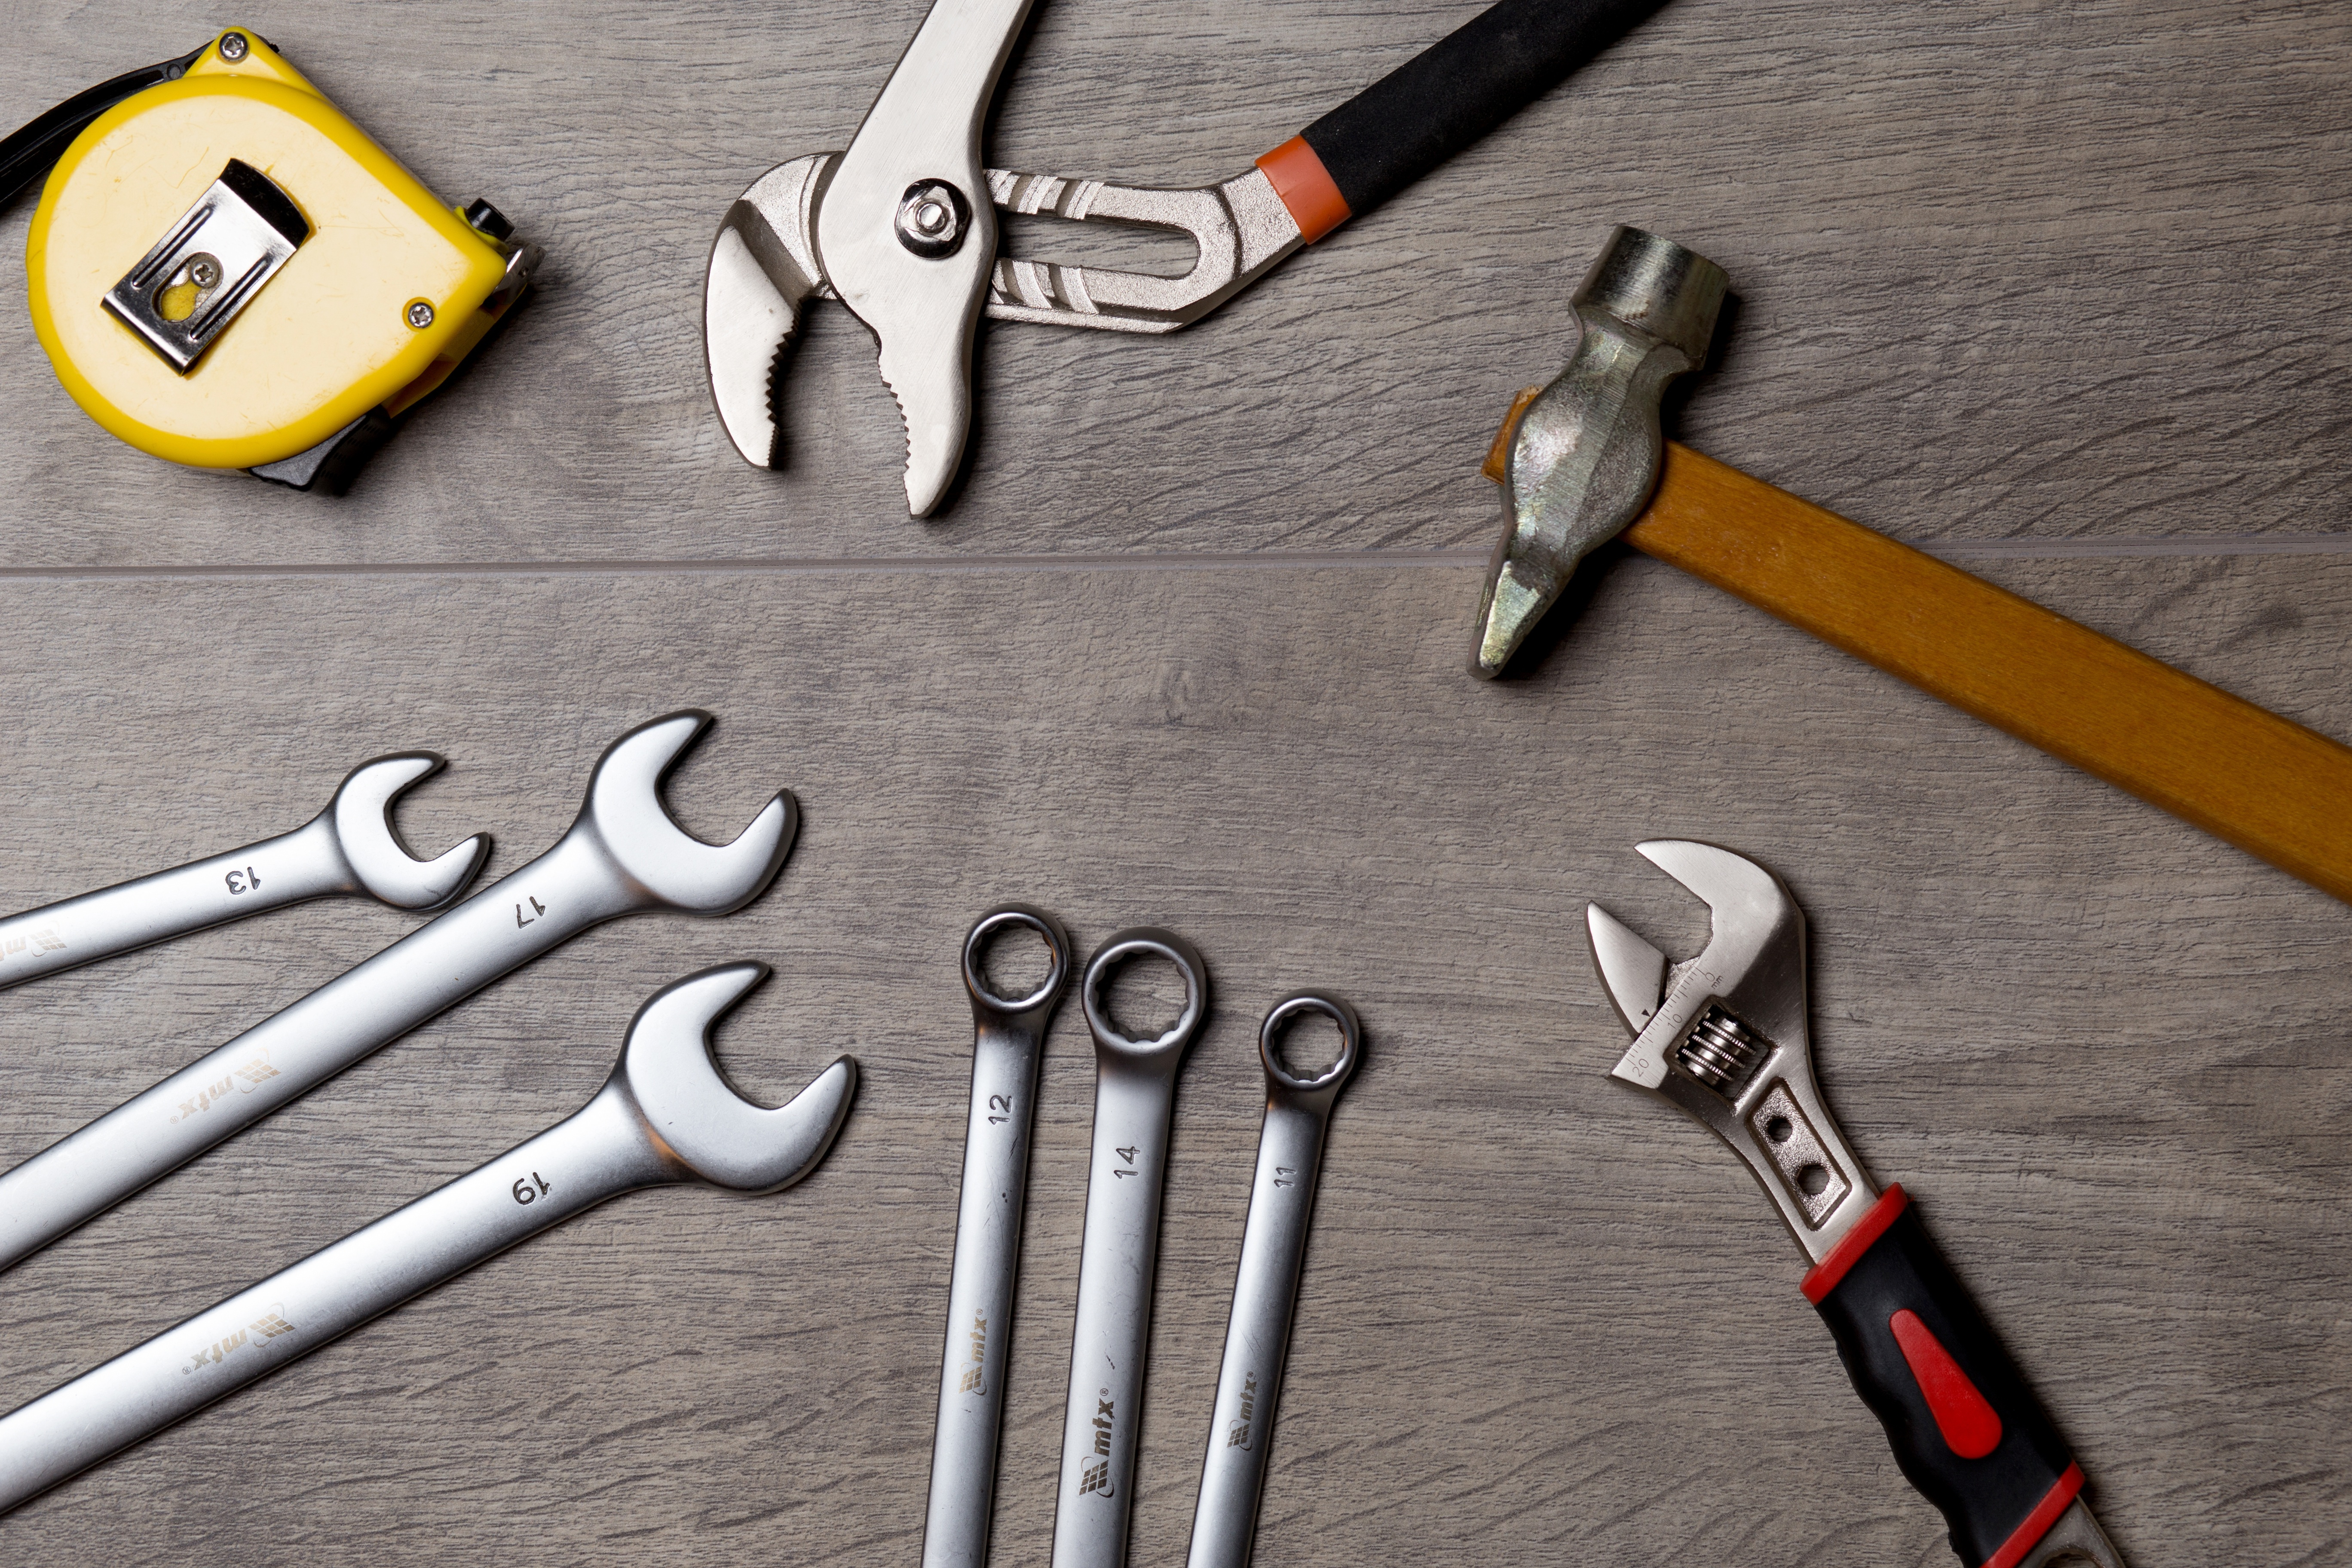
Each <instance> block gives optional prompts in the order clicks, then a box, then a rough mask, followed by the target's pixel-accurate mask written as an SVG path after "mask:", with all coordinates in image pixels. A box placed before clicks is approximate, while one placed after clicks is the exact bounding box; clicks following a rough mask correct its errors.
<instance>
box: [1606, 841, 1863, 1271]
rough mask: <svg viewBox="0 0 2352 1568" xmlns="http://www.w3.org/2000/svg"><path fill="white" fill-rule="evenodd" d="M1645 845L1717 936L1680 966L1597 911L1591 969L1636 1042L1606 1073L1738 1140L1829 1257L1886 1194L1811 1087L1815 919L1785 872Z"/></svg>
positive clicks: (1748, 1160)
mask: <svg viewBox="0 0 2352 1568" xmlns="http://www.w3.org/2000/svg"><path fill="white" fill-rule="evenodd" d="M1638 847H1639V849H1640V850H1641V852H1642V854H1643V855H1644V856H1646V857H1647V858H1649V859H1650V860H1651V861H1653V862H1654V863H1655V864H1656V865H1657V867H1658V868H1659V869H1661V870H1663V871H1664V872H1665V873H1666V874H1667V875H1668V876H1670V877H1672V878H1674V879H1675V880H1676V881H1677V882H1680V883H1681V884H1682V885H1683V886H1684V887H1685V888H1687V889H1690V890H1691V891H1692V892H1693V893H1696V894H1697V895H1698V897H1699V898H1700V899H1702V900H1705V901H1706V905H1707V908H1708V909H1709V910H1710V911H1711V912H1712V914H1713V916H1714V929H1713V932H1712V934H1711V935H1710V936H1709V938H1708V940H1707V944H1706V947H1705V948H1704V949H1703V950H1702V951H1701V952H1699V954H1698V956H1697V957H1696V958H1693V959H1689V960H1686V961H1685V962H1684V963H1678V964H1672V965H1670V964H1669V963H1667V961H1666V956H1665V954H1664V953H1663V952H1659V951H1658V950H1657V949H1656V948H1655V947H1653V946H1652V945H1651V944H1650V943H1648V942H1644V941H1643V939H1642V938H1641V937H1639V936H1637V935H1635V934H1634V933H1633V931H1631V930H1629V929H1628V928H1627V927H1626V926H1625V925H1624V923H1623V922H1622V921H1619V920H1618V919H1617V918H1616V917H1615V916H1614V915H1612V914H1611V913H1610V912H1609V911H1608V910H1604V909H1602V908H1601V906H1600V905H1598V904H1594V905H1591V906H1590V907H1589V908H1588V909H1587V910H1586V914H1585V924H1586V931H1587V934H1588V936H1589V938H1590V940H1591V946H1592V955H1593V962H1594V964H1595V966H1596V967H1597V968H1598V969H1599V970H1600V972H1601V984H1603V985H1605V986H1606V987H1607V988H1608V991H1609V997H1610V1000H1611V1002H1612V1004H1613V1005H1615V1006H1616V1008H1617V1012H1618V1015H1619V1016H1620V1017H1622V1019H1623V1020H1624V1022H1625V1026H1626V1028H1627V1030H1628V1031H1629V1032H1630V1033H1632V1035H1633V1044H1632V1045H1631V1046H1630V1047H1627V1049H1626V1051H1625V1054H1624V1056H1623V1057H1622V1058H1621V1059H1620V1060H1619V1061H1618V1063H1617V1065H1616V1067H1614V1068H1612V1069H1611V1070H1610V1075H1609V1076H1610V1077H1612V1078H1614V1079H1619V1080H1621V1081H1622V1082H1625V1083H1629V1084H1632V1085H1633V1087H1635V1088H1637V1089H1646V1090H1648V1091H1649V1092H1651V1093H1653V1094H1654V1095H1656V1096H1658V1097H1659V1098H1660V1099H1662V1100H1666V1101H1668V1102H1669V1103H1671V1104H1674V1105H1675V1106H1678V1107H1680V1108H1681V1109H1682V1110H1685V1111H1687V1112H1688V1113H1689V1114H1690V1115H1692V1116H1693V1117H1695V1118H1696V1119H1697V1120H1698V1121H1701V1122H1703V1123H1705V1124H1706V1127H1707V1129H1708V1130H1709V1131H1712V1132H1714V1133H1715V1135H1716V1136H1717V1137H1718V1138H1720V1139H1721V1140H1723V1142H1725V1143H1726V1144H1727V1145H1729V1146H1730V1149H1731V1152H1733V1153H1735V1154H1737V1155H1738V1156H1739V1158H1740V1161H1741V1163H1744V1164H1746V1165H1747V1167H1748V1173H1750V1174H1751V1175H1753V1176H1754V1177H1755V1178H1756V1181H1757V1184H1758V1185H1759V1186H1761V1187H1762V1188H1763V1189H1764V1193H1765V1195H1766V1196H1767V1197H1769V1198H1770V1199H1771V1200H1772V1202H1773V1205H1774V1206H1775V1207H1776V1208H1777V1209H1779V1211H1780V1217H1781V1219H1782V1220H1783V1221H1784V1222H1785V1223H1786V1224H1787V1225H1788V1226H1789V1230H1790V1234H1791V1235H1793V1236H1794V1237H1796V1238H1797V1244H1798V1245H1799V1246H1800V1247H1803V1248H1804V1249H1805V1252H1806V1254H1807V1256H1809V1257H1811V1258H1813V1259H1814V1260H1815V1261H1816V1262H1818V1261H1820V1260H1821V1259H1822V1258H1824V1257H1826V1256H1827V1255H1828V1253H1829V1251H1830V1249H1831V1248H1832V1247H1835V1246H1836V1245H1837V1242H1838V1240H1839V1238H1840V1237H1843V1236H1844V1235H1845V1233H1846V1232H1847V1231H1848V1230H1849V1229H1851V1228H1852V1227H1853V1224H1854V1222H1855V1221H1856V1220H1858V1219H1859V1218H1860V1217H1861V1216H1862V1215H1863V1214H1864V1211H1866V1210H1867V1209H1868V1208H1869V1207H1870V1206H1871V1205H1872V1204H1873V1203H1874V1202H1875V1201H1876V1199H1877V1196H1878V1190H1877V1188H1876V1187H1875V1186H1874V1185H1873V1184H1872V1183H1871V1180H1870V1177H1869V1175H1868V1173H1866V1172H1864V1170H1863V1168H1862V1162H1861V1161H1860V1160H1859V1159H1857V1158H1856V1157H1855V1155H1854V1153H1853V1150H1852V1149H1851V1148H1850V1147H1849V1146H1848V1145H1847V1143H1846V1141H1845V1134H1844V1133H1843V1131H1841V1130H1840V1129H1839V1127H1838V1125H1837V1123H1836V1121H1834V1120H1832V1117H1831V1115H1830V1113H1829V1110H1828V1108H1827V1107H1826V1106H1825V1105H1824V1104H1823V1103H1822V1097H1821V1089H1820V1087H1819V1086H1818V1085H1817V1084H1816V1082H1815V1081H1814V1079H1813V1059H1812V1042H1811V1035H1810V1033H1809V1031H1808V1027H1807V1012H1808V1010H1807V1005H1806V997H1805V916H1804V911H1803V910H1800V909H1799V908H1798V907H1797V901H1796V900H1795V899H1794V898H1793V897H1791V896H1790V892H1789V889H1788V887H1787V885H1786V884H1784V883H1783V882H1782V881H1781V880H1780V878H1779V877H1777V876H1775V875H1774V874H1773V873H1772V872H1771V871H1770V870H1769V869H1767V868H1765V867H1762V866H1759V865H1758V864H1757V863H1756V862H1755V861H1753V860H1749V859H1746V858H1743V857H1741V856H1738V855H1734V854H1733V853H1731V852H1730V851H1729V850H1727V849H1719V848H1717V847H1715V846H1713V845H1711V844H1698V843H1694V842H1691V841H1689V840H1686V839H1657V840H1653V841H1651V842H1650V843H1647V844H1643V845H1640V846H1638Z"/></svg>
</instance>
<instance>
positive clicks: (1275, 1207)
mask: <svg viewBox="0 0 2352 1568" xmlns="http://www.w3.org/2000/svg"><path fill="white" fill-rule="evenodd" d="M1309 1017H1323V1018H1328V1019H1329V1020H1330V1021H1331V1023H1332V1024H1333V1025H1334V1026H1337V1027H1338V1029H1339V1055H1338V1056H1337V1057H1335V1058H1332V1060H1331V1062H1330V1064H1329V1065H1328V1066H1327V1067H1325V1068H1322V1069H1320V1070H1319V1071H1317V1072H1313V1073H1297V1072H1293V1071H1292V1070H1291V1069H1290V1068H1289V1067H1288V1066H1287V1065H1286V1064H1285V1063H1284V1061H1283V1059H1282V1038H1283V1036H1284V1034H1285V1032H1286V1030H1288V1029H1289V1028H1290V1027H1291V1026H1293V1025H1295V1024H1297V1023H1298V1022H1300V1021H1302V1020H1304V1019H1307V1018H1309ZM1363 1048H1364V1026H1363V1024H1362V1022H1361V1021H1360V1020H1359V1019H1358V1018H1357V1016H1356V1010H1355V1009H1354V1008H1353V1007H1350V1006H1349V1005H1348V1004H1347V1003H1345V1002H1343V1001H1341V1000H1340V999H1339V997H1337V996H1334V995H1331V994H1328V992H1321V991H1299V992H1295V993H1293V994H1290V995H1288V996H1286V997H1284V998H1283V999H1282V1000H1281V1001H1279V1002H1277V1003H1276V1004H1275V1005H1274V1008H1273V1010H1272V1011H1271V1012H1269V1013H1267V1014H1266V1016H1265V1023H1264V1024H1262V1025H1260V1026H1259V1027H1258V1032H1257V1054H1258V1059H1259V1060H1260V1061H1261V1062H1262V1063H1264V1064H1265V1124H1264V1126H1263V1128H1262V1129H1261V1130H1260V1131H1259V1133H1258V1145H1257V1174H1256V1175H1255V1177H1254V1178H1253V1179H1252V1181H1251V1184H1250V1206H1249V1220H1248V1223H1247V1224H1246V1225H1244V1226H1243V1227H1242V1256H1241V1262H1240V1263H1239V1264H1238V1265H1237V1266H1236V1267H1235V1268H1234V1307H1233V1314H1232V1316H1231V1318H1230V1319H1229V1320H1228V1321H1227V1322H1226V1326H1225V1354H1224V1360H1223V1363H1222V1364H1221V1365H1220V1367H1219V1368H1218V1371H1217V1403H1216V1405H1215V1406H1214V1408H1213V1412H1212V1415H1211V1417H1210V1421H1209V1442H1208V1447H1207V1450H1206V1451H1205V1452H1204V1453H1203V1455H1202V1459H1201V1496H1200V1500H1199V1501H1198V1503H1196V1504H1195V1505H1194V1508H1193V1510H1192V1549H1191V1552H1190V1553H1189V1554H1188V1555H1187V1557H1186V1559H1185V1564H1186V1568H1247V1564H1248V1563H1249V1560H1250V1544H1251V1542H1252V1541H1253V1540H1254V1539H1255V1536H1256V1534H1257V1510H1258V1501H1259V1499H1260V1498H1261V1497H1262V1496H1263V1495H1264V1493H1265V1466H1266V1454H1267V1450H1268V1448H1269V1447H1271V1445H1272V1442H1273V1437H1274V1413H1275V1405H1276V1401H1277V1400H1278V1399H1279V1397H1280V1395H1281V1394H1282V1369H1283V1363H1284V1362H1285V1361H1286V1360H1287V1359H1288V1356H1289V1352H1290V1320H1291V1314H1292V1312H1293V1311H1294V1310H1296V1309H1297V1304H1298V1278H1299V1275H1300V1274H1301V1272H1303V1270H1304V1269H1305V1267H1306V1262H1307V1226H1309V1225H1311V1224H1312V1223H1313V1221H1314V1218H1315V1184H1316V1181H1317V1179H1318V1177H1319V1176H1320V1175H1321V1174H1322V1171H1323V1138H1324V1134H1325V1133H1326V1132H1327V1131H1328V1130H1329V1128H1330V1125H1331V1108H1332V1106H1334V1105H1336V1104H1337V1103H1339V1091H1340V1090H1341V1089H1345V1088H1347V1086H1348V1080H1349V1079H1351V1078H1353V1077H1354V1076H1355V1072H1356V1064H1357V1063H1358V1062H1359V1061H1360V1060H1361V1059H1362V1057H1363Z"/></svg>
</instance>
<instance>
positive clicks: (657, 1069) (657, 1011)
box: [613, 963, 857, 1193]
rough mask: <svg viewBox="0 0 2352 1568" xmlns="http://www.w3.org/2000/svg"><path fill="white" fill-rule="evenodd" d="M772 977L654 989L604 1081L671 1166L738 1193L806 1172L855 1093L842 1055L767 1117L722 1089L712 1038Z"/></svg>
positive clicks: (736, 968)
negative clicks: (620, 1092)
mask: <svg viewBox="0 0 2352 1568" xmlns="http://www.w3.org/2000/svg"><path fill="white" fill-rule="evenodd" d="M770 973H772V971H771V970H770V969H769V967H768V966H767V965H766V964H764V963H729V964H721V965H720V966H719V967H718V968H716V969H706V970H704V971H702V972H701V973H698V974H689V975H688V976H687V977H686V978H685V979H683V980H678V981H674V982H672V983H671V984H667V985H666V986H664V987H662V989H661V990H660V991H658V992H656V994H654V996H653V997H652V999H651V1000H649V1001H647V1002H646V1005H644V1006H643V1007H640V1008H639V1009H638V1010H637V1016H636V1017H635V1020H634V1021H632V1022H631V1023H630V1025H629V1039H628V1045H627V1046H626V1047H625V1048H624V1049H623V1051H622V1053H621V1065H620V1067H619V1068H617V1069H615V1070H614V1074H613V1082H614V1084H615V1085H617V1086H619V1087H620V1088H622V1089H625V1091H626V1093H627V1095H628V1097H629V1099H630V1100H632V1101H634V1102H635V1105H636V1108H637V1110H638V1113H639V1115H640V1116H641V1117H642V1118H643V1120H644V1121H645V1124H646V1129H647V1130H648V1131H650V1132H651V1133H652V1134H653V1135H654V1137H655V1139H656V1142H658V1143H659V1144H660V1145H661V1147H662V1148H663V1149H664V1151H665V1152H667V1153H668V1154H669V1156H670V1157H671V1158H672V1159H674V1160H675V1161H676V1162H677V1163H678V1164H679V1165H681V1166H683V1167H684V1168H685V1169H686V1170H687V1171H688V1172H689V1173H692V1174H694V1175H696V1176H698V1177H700V1178H701V1179H702V1180H703V1181H706V1182H709V1183H711V1184H715V1185H718V1186H721V1187H726V1188H729V1189H730V1190H732V1191H735V1192H740V1193H772V1192H779V1191H782V1189H783V1188H785V1187H789V1186H791V1185H792V1184H793V1183H795V1182H797V1181H799V1180H800V1179H801V1178H802V1177H803V1176H805V1175H807V1174H808V1173H810V1172H811V1171H814V1170H815V1169H816V1167H817V1165H818V1163H820V1162H821V1161H823V1160H824V1156H825V1152H826V1151H827V1150H829V1149H831V1148H832V1147H833V1141H834V1138H835V1136H836V1135H837V1134H838V1133H839V1132H840V1131H841V1124H842V1122H843V1121H845V1120H847V1119H848V1116H849V1102H850V1100H851V1098H852V1096H854V1095H855V1094H856V1091H857V1063H856V1061H855V1060H853V1059H852V1058H848V1057H836V1058H834V1062H833V1065H832V1066H830V1067H828V1068H825V1069H824V1071H823V1072H821V1073H819V1074H817V1076H816V1077H815V1078H814V1079H811V1080H810V1082H809V1085H808V1087H807V1088H805V1089H802V1090H801V1091H800V1093H798V1094H796V1095H794V1096H793V1098H792V1099H791V1100H789V1101H787V1102H786V1103H785V1104H783V1105H781V1106H778V1107H776V1108H774V1109H772V1110H771V1109H768V1108H766V1107H764V1106H760V1105H755V1104H753V1103H752V1102H751V1100H746V1099H744V1098H743V1096H741V1095H740V1094H738V1093H737V1092H736V1091H735V1089H734V1088H733V1086H731V1085H730V1084H729V1083H728V1081H727V1079H726V1077H725V1075H724V1074H723V1073H721V1072H720V1070H719V1063H718V1061H717V1060H716V1059H715V1058H714V1057H713V1056H712V1054H711V1047H710V1037H711V1034H712V1032H713V1031H714V1030H715V1029H717V1027H718V1026H719V1019H721V1018H723V1017H725V1016H727V1015H728V1014H729V1013H731V1012H733V1011H734V1010H735V1008H736V1006H737V1005H740V1003H741V1002H742V1000H743V998H744V997H746V996H748V995H750V994H751V990H752V988H753V987H755V986H757V985H759V984H761V982H762V981H764V980H766V979H767V978H768V976H769V974H770Z"/></svg>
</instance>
